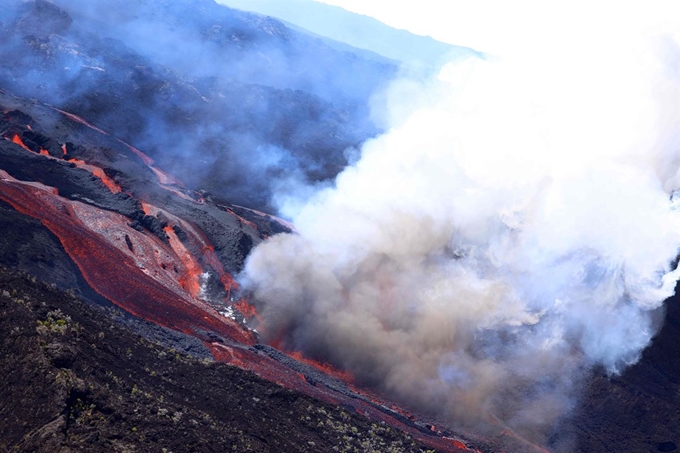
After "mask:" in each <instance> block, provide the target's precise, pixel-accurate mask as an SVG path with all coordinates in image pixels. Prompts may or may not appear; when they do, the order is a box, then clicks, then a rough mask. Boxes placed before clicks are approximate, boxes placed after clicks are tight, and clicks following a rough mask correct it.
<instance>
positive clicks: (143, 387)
mask: <svg viewBox="0 0 680 453" xmlns="http://www.w3.org/2000/svg"><path fill="white" fill-rule="evenodd" d="M0 315H1V316H0V330H1V331H2V332H3V335H2V336H0V366H1V367H2V369H3V370H4V372H3V373H2V374H0V400H1V401H2V405H0V433H2V434H1V435H0V450H1V451H8V452H9V451H12V452H15V451H16V452H50V453H54V452H61V453H65V452H71V451H82V452H102V451H116V452H133V451H139V452H146V451H159V452H160V451H174V452H180V451H181V452H223V451H236V452H319V451H329V452H330V451H345V452H349V451H357V450H355V449H358V451H392V452H418V451H426V450H427V448H426V447H425V446H423V445H420V444H418V443H417V442H415V441H414V440H413V439H411V438H409V437H408V436H406V435H404V434H403V433H400V432H399V431H397V430H394V429H391V428H390V427H389V426H386V425H384V424H380V423H377V424H376V423H374V422H372V421H370V420H369V419H367V418H366V417H363V416H361V415H359V414H357V413H355V412H353V411H351V410H347V409H344V408H342V407H338V406H333V405H329V404H323V403H321V402H319V401H317V400H313V399H311V398H309V397H307V396H304V395H302V394H300V393H297V392H294V391H291V390H287V389H285V388H283V387H281V386H278V385H276V384H273V383H270V382H267V381H264V380H262V379H260V378H258V377H256V376H255V375H253V374H252V373H249V372H246V371H242V370H239V369H238V368H235V367H233V366H229V365H225V364H220V363H216V362H213V361H212V360H210V359H196V358H193V357H190V356H187V355H185V354H183V353H181V352H179V351H177V350H173V349H169V348H166V347H163V346H161V345H158V344H153V343H151V342H149V341H147V340H144V339H143V338H142V337H139V336H137V335H136V334H134V333H133V332H131V331H130V330H128V329H127V328H125V327H122V326H121V325H120V324H118V323H116V322H115V321H113V320H112V319H111V318H110V313H108V312H107V310H105V309H103V308H95V307H92V306H88V305H86V304H84V303H82V302H81V301H79V300H78V299H76V298H74V297H73V296H71V295H69V294H66V293H63V292H61V291H58V290H55V289H54V288H52V287H50V286H48V285H45V284H42V283H40V282H36V279H35V278H32V277H29V276H27V275H25V274H22V273H19V272H17V271H11V270H8V269H6V268H0Z"/></svg>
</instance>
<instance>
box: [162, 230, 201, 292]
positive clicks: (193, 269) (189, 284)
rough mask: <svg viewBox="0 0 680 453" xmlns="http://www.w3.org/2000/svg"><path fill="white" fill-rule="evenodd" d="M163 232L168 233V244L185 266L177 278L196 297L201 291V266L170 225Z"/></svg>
mask: <svg viewBox="0 0 680 453" xmlns="http://www.w3.org/2000/svg"><path fill="white" fill-rule="evenodd" d="M164 230H165V234H167V235H168V239H169V241H170V246H171V247H172V249H173V250H174V251H175V253H176V254H177V256H178V257H179V259H180V260H182V263H183V264H184V267H185V268H186V273H185V274H184V275H182V276H181V277H180V278H179V283H180V285H181V286H182V288H184V289H185V290H186V292H188V293H189V294H190V295H191V297H193V298H196V297H198V293H199V292H200V291H201V280H200V278H201V274H202V273H203V268H202V267H201V265H200V264H198V262H197V261H196V260H195V259H194V257H193V256H192V255H191V253H189V251H188V250H187V248H186V247H185V246H184V244H182V241H180V240H179V238H178V237H177V233H175V230H173V229H172V227H170V226H166V227H165V228H164Z"/></svg>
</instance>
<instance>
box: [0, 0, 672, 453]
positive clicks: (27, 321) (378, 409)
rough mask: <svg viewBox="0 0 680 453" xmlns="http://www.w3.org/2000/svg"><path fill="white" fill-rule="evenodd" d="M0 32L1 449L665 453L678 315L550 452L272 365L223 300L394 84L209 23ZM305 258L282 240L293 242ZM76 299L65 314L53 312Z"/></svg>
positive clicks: (17, 6)
mask: <svg viewBox="0 0 680 453" xmlns="http://www.w3.org/2000/svg"><path fill="white" fill-rule="evenodd" d="M4 7H5V12H6V14H5V15H3V19H2V20H3V23H2V24H0V28H2V34H1V35H0V52H1V55H2V58H3V62H4V63H3V65H2V67H1V68H0V110H1V116H0V228H1V231H2V235H0V265H2V266H3V267H2V268H1V269H0V313H1V314H2V316H0V323H1V324H0V325H1V326H2V330H3V332H4V335H3V341H2V344H1V345H0V347H1V348H2V351H1V352H2V354H1V356H2V360H3V363H2V368H3V369H4V370H11V372H7V373H5V374H4V375H3V376H2V377H1V378H0V381H1V383H2V400H1V403H2V404H1V405H0V406H2V408H1V409H0V433H2V434H0V449H3V450H8V451H26V452H28V451H45V452H53V451H121V452H122V451H161V450H163V451H165V450H166V449H167V450H168V451H176V452H177V451H201V452H203V451H224V450H225V448H227V447H231V448H232V449H233V450H234V451H272V452H280V451H310V452H313V451H413V452H418V451H426V450H432V449H434V450H436V451H450V452H463V451H472V452H475V451H476V452H485V453H491V452H497V451H506V452H533V451H568V450H570V449H575V450H578V451H617V452H621V451H634V452H641V451H673V450H675V449H676V443H678V442H680V439H679V438H678V437H677V436H678V433H680V411H679V410H678V409H677V408H678V407H680V405H679V404H680V401H678V398H679V396H678V395H680V387H679V386H680V377H679V376H680V372H679V370H678V366H677V362H676V361H674V360H673V359H674V354H673V349H674V348H673V345H675V344H677V339H678V335H680V332H678V329H677V324H678V319H679V318H678V317H679V316H680V313H678V310H677V307H675V306H674V305H672V306H671V308H670V309H669V313H668V317H667V320H666V321H665V327H664V328H663V330H662V331H661V334H660V336H659V337H658V339H657V340H656V341H655V343H654V345H653V346H652V347H651V348H650V349H649V350H648V351H646V352H645V355H644V357H643V360H642V361H641V363H640V364H639V365H637V366H635V367H633V368H631V369H630V370H629V371H628V372H626V374H624V375H623V376H622V377H619V378H617V379H612V380H610V379H608V378H607V377H605V376H604V374H602V375H600V374H596V375H594V376H592V378H591V379H590V381H589V383H588V385H587V388H586V389H584V390H585V392H586V395H587V398H585V399H584V400H583V401H584V403H583V404H582V406H581V407H580V408H578V409H577V410H576V411H575V412H574V416H573V418H572V419H570V420H567V421H566V422H565V424H564V425H563V426H556V427H555V428H554V432H553V433H552V435H551V437H550V438H549V439H548V440H547V441H545V442H540V444H541V445H538V444H537V441H536V439H534V438H531V437H527V436H524V435H520V434H518V433H515V432H513V431H512V430H510V429H509V428H507V427H506V426H504V424H503V423H502V422H501V421H500V420H493V419H488V420H483V421H480V422H477V423H476V424H474V425H472V426H460V425H454V424H452V423H450V422H447V421H446V420H438V419H436V418H434V417H433V416H431V415H428V414H418V413H415V412H413V411H411V412H409V411H407V410H406V409H404V408H403V407H401V406H400V405H399V404H398V403H394V402H391V401H389V399H387V398H386V397H385V396H384V395H378V394H375V393H374V392H372V391H370V390H368V389H365V388H362V386H361V384H362V383H360V382H355V381H354V378H353V377H352V376H351V375H349V374H348V373H346V372H343V371H342V370H337V369H334V368H333V367H331V366H329V365H327V364H325V363H320V362H317V361H313V360H310V359H309V358H306V357H303V356H302V355H301V354H300V353H298V352H297V351H293V350H286V351H281V350H279V349H277V348H276V346H277V345H276V344H274V343H272V344H262V343H261V342H260V338H259V335H260V333H259V332H258V331H257V330H254V327H255V326H257V329H260V330H261V331H263V329H266V328H267V326H266V325H263V324H262V323H261V322H260V321H259V320H258V314H257V312H256V311H255V309H254V307H253V305H251V301H249V300H248V295H247V294H243V293H242V291H241V290H240V288H239V285H238V284H237V283H236V281H235V279H234V278H235V276H236V275H237V274H238V273H239V272H241V271H242V269H243V266H244V262H245V259H246V257H247V256H248V254H249V253H250V251H251V250H252V248H253V247H254V246H256V245H257V244H259V243H261V242H262V241H264V240H266V239H267V238H270V237H271V236H273V235H276V234H285V233H291V232H293V231H294V226H292V225H290V224H288V223H287V222H285V221H284V220H281V219H279V218H277V217H275V216H273V215H271V214H267V213H266V212H271V211H269V210H268V208H269V207H270V205H269V203H270V201H271V196H272V194H273V193H274V190H283V191H285V190H286V188H290V187H294V186H296V185H297V184H299V183H301V182H302V183H309V182H314V181H325V180H328V179H329V178H332V177H333V176H335V175H336V174H337V173H338V171H340V170H341V169H342V168H343V167H344V166H345V165H346V163H347V156H346V155H345V151H346V150H347V149H348V148H352V147H356V146H358V145H359V144H360V143H362V142H363V141H365V140H366V139H368V138H370V137H371V136H373V135H374V134H376V133H377V132H378V130H377V129H376V127H375V126H374V125H372V123H371V122H370V120H369V115H368V103H369V99H368V98H369V97H370V94H371V93H372V92H374V91H375V90H379V89H380V88H381V87H382V86H383V85H384V84H385V83H387V80H388V79H389V78H390V77H391V76H392V75H393V74H394V73H395V71H396V69H395V67H394V66H392V65H391V63H389V62H388V61H387V60H385V61H384V62H376V61H368V60H363V59H362V58H360V57H358V56H356V55H353V54H351V53H343V52H338V51H335V50H333V49H331V48H329V47H327V46H326V45H324V44H323V43H321V42H320V41H318V40H315V39H314V38H311V37H308V36H306V35H304V34H303V33H301V32H294V31H291V30H289V29H287V28H286V27H284V26H283V25H282V24H281V23H279V22H277V21H275V20H273V19H270V18H266V17H262V16H258V15H251V14H247V13H243V12H237V11H234V10H230V9H228V8H224V7H221V6H218V5H216V4H214V3H213V2H211V1H209V0H201V1H189V0H177V1H163V0H152V1H146V2H142V1H136V0H101V1H98V2H86V1H82V2H80V1H69V2H66V1H64V2H55V3H50V2H47V1H44V0H35V1H29V2H22V1H18V0H17V1H15V0H10V1H8V2H7V4H6V5H4ZM293 234H294V233H293ZM64 291H66V292H67V293H68V294H66V293H65V292H64Z"/></svg>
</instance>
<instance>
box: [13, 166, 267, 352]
mask: <svg viewBox="0 0 680 453" xmlns="http://www.w3.org/2000/svg"><path fill="white" fill-rule="evenodd" d="M0 176H2V179H0V199H2V200H3V201H5V202H7V203H9V204H11V205H12V206H13V207H14V208H15V209H16V210H17V211H19V212H21V213H24V214H26V215H29V216H31V217H34V218H36V219H39V220H40V221H42V223H43V225H45V226H46V227H47V228H48V229H49V230H50V231H52V233H54V234H55V235H56V236H57V237H58V238H59V240H60V241H61V243H62V245H63V247H64V250H65V251H66V253H68V255H69V256H70V257H71V258H72V259H73V261H74V262H75V264H76V265H77V266H78V268H79V269H80V271H81V273H82V275H83V277H84V278H85V280H86V281H87V283H88V284H89V285H90V286H91V287H92V288H93V289H94V290H95V291H96V292H97V293H99V294H100V295H102V296H103V297H104V298H106V299H108V300H110V301H111V302H113V303H114V304H115V305H118V306H119V307H121V308H123V309H125V310H126V311H128V312H130V313H132V314H133V315H135V316H138V317H140V318H143V319H146V320H148V321H151V322H154V323H156V324H159V325H161V326H165V327H169V328H171V329H174V330H178V331H181V332H184V333H187V334H189V335H192V336H198V337H199V338H200V337H201V336H202V335H203V334H200V333H198V332H215V333H216V334H218V335H220V336H223V338H225V339H226V340H228V341H230V342H236V343H239V344H244V345H252V344H254V343H255V339H254V337H253V335H252V333H250V332H248V331H247V330H245V329H244V328H243V327H242V326H240V325H239V324H237V323H235V322H233V321H232V320H230V319H229V318H226V317H224V316H221V315H219V314H218V313H217V312H216V311H215V310H212V309H210V307H208V306H207V305H204V304H199V303H197V302H196V301H194V300H192V299H190V298H189V297H188V296H186V293H184V292H183V291H182V290H180V289H177V290H174V289H173V288H172V285H173V283H172V281H171V280H169V279H168V278H165V277H163V275H164V274H168V273H170V271H169V270H165V269H162V268H160V266H157V265H156V264H155V260H154V257H153V252H149V251H144V250H145V249H146V250H151V249H153V248H157V247H165V245H164V244H163V243H162V242H161V241H160V240H158V239H157V238H155V237H152V236H149V235H146V234H144V233H141V232H138V231H136V230H134V229H132V228H130V227H129V226H128V223H129V220H128V219H127V218H126V217H124V216H121V215H119V214H116V213H113V212H109V211H103V210H101V209H98V208H96V207H93V206H90V205H86V204H83V203H79V202H75V201H71V200H67V199H64V198H62V197H59V196H57V195H56V194H54V193H53V192H49V191H46V190H45V188H44V186H40V185H38V184H36V183H25V182H21V181H18V180H16V179H14V178H12V177H11V176H9V175H8V174H7V173H5V172H2V173H0ZM124 236H128V237H129V239H130V240H131V242H132V243H133V247H132V248H133V249H134V252H133V251H131V250H130V249H129V248H128V246H127V245H126V241H125V240H124ZM177 266H178V267H183V266H182V264H181V263H178V264H177ZM168 267H169V268H170V269H172V267H173V266H168ZM182 294H184V296H183V295H182Z"/></svg>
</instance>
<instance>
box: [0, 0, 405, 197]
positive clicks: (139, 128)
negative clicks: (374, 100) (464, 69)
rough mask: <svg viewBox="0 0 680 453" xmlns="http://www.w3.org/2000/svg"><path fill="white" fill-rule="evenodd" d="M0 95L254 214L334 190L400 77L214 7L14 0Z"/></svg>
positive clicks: (269, 22)
mask: <svg viewBox="0 0 680 453" xmlns="http://www.w3.org/2000/svg"><path fill="white" fill-rule="evenodd" d="M4 7H5V8H6V9H5V11H6V12H7V14H4V15H3V20H2V22H1V23H0V31H1V32H2V33H0V57H2V59H3V61H5V62H7V64H3V65H2V67H1V68H0V86H1V87H3V88H4V89H7V90H9V91H11V92H12V93H14V94H17V95H20V96H24V97H28V98H34V99H38V100H40V101H42V102H47V103H49V104H51V105H54V106H56V107H58V108H61V109H63V110H66V111H69V112H72V113H75V114H78V115H80V116H82V117H85V118H87V119H88V121H90V122H91V123H92V124H94V125H100V126H101V125H106V129H107V131H109V132H110V133H112V134H115V135H116V136H117V137H119V138H121V139H123V140H125V141H127V142H134V143H135V144H136V146H137V147H138V148H139V149H141V150H143V151H144V152H145V153H147V154H149V155H150V156H151V157H152V158H153V159H155V160H156V161H157V164H158V165H159V166H160V167H161V168H163V169H165V170H168V171H171V172H173V173H175V174H176V175H177V176H178V177H180V178H181V179H183V180H184V182H185V183H186V184H189V185H190V186H192V187H194V188H203V189H207V190H209V191H211V192H213V193H217V194H220V195H223V196H227V197H229V198H230V199H231V200H233V201H235V202H239V203H240V204H247V205H249V206H251V207H261V208H264V207H267V206H271V204H270V203H271V198H272V194H273V192H274V189H275V188H276V191H277V192H281V191H282V189H285V188H290V190H292V189H293V188H294V187H296V186H297V185H299V184H307V183H313V182H315V181H319V180H327V179H329V178H332V177H333V176H335V175H336V174H337V173H338V172H339V171H340V170H341V169H342V168H343V167H344V166H345V165H346V163H347V158H346V157H345V150H346V149H348V148H353V147H357V146H358V145H359V144H360V143H361V142H363V141H364V140H366V139H367V138H369V137H371V136H373V135H375V134H376V133H377V129H376V127H375V126H374V125H373V124H372V123H371V121H370V118H369V113H368V100H369V97H370V95H371V93H373V92H374V91H375V90H379V89H381V87H382V86H384V84H386V83H387V82H388V80H389V79H390V78H391V77H392V75H393V74H394V73H395V71H396V67H394V66H392V65H390V64H388V63H385V62H382V63H377V62H375V61H369V60H364V59H362V58H360V57H358V56H356V55H353V54H351V53H347V52H338V51H336V50H334V49H332V48H330V47H328V46H326V45H324V44H323V43H321V42H320V41H319V40H318V39H315V38H313V37H310V36H306V35H304V34H302V33H298V32H295V31H292V30H289V29H287V28H286V27H285V26H284V25H283V24H281V23H280V22H278V21H275V20H273V19H268V18H263V17H262V16H259V15H254V14H247V13H243V12H239V11H235V10H231V9H229V8H226V7H224V6H220V5H217V4H215V3H214V2H212V1H210V0H201V2H200V3H196V2H193V1H189V0H178V1H174V2H163V1H161V0H154V1H150V2H140V1H137V0H107V1H99V2H94V3H93V2H89V1H88V2H86V1H68V2H67V1H63V0H56V1H55V3H50V2H47V1H45V0H37V1H35V2H27V3H24V2H22V1H20V0H9V2H8V4H7V5H4Z"/></svg>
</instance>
